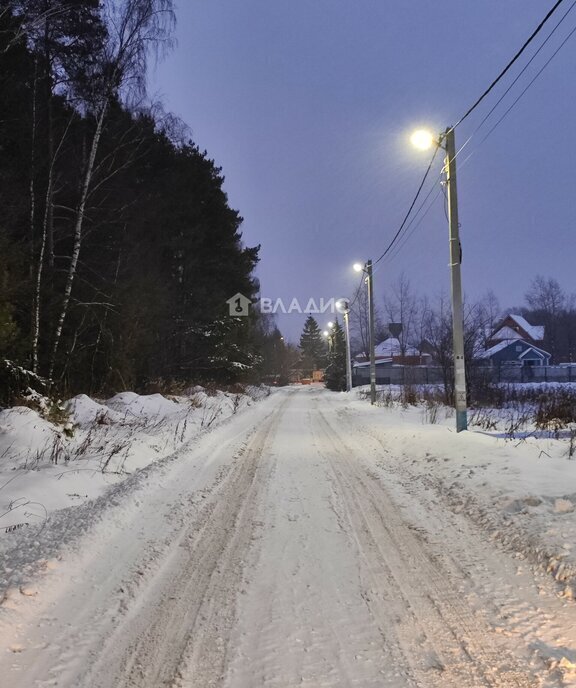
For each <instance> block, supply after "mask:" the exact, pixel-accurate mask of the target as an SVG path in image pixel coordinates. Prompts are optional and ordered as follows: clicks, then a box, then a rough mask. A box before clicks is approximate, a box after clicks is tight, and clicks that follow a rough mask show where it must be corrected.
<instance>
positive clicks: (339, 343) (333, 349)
mask: <svg viewBox="0 0 576 688" xmlns="http://www.w3.org/2000/svg"><path fill="white" fill-rule="evenodd" d="M324 382H325V384H326V387H328V389H331V390H332V391H333V392H344V391H346V339H345V336H344V330H343V329H342V327H341V326H340V323H339V322H338V321H337V320H336V322H335V323H334V327H333V328H332V332H331V333H330V351H329V353H328V365H327V366H326V370H325V371H324Z"/></svg>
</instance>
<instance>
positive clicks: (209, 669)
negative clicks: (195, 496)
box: [82, 399, 288, 688]
mask: <svg viewBox="0 0 576 688" xmlns="http://www.w3.org/2000/svg"><path fill="white" fill-rule="evenodd" d="M287 402H288V399H286V400H285V401H284V403H283V404H282V406H280V407H279V408H277V409H276V410H275V412H274V413H273V415H272V417H271V418H270V419H269V420H268V421H266V422H265V423H264V425H263V426H262V427H260V428H258V430H257V431H256V433H255V435H254V436H253V437H252V439H251V440H250V441H249V442H248V443H247V445H246V447H245V449H244V451H243V452H242V456H240V457H239V458H238V460H237V461H236V462H235V464H234V466H233V467H232V469H231V470H230V471H229V473H228V475H227V476H226V477H225V478H224V480H223V481H222V483H221V485H220V486H219V488H218V489H217V491H216V492H214V493H213V494H211V495H210V497H209V498H208V501H207V503H206V506H205V507H204V508H203V509H202V511H201V513H200V514H199V517H198V518H197V519H194V521H192V522H191V523H190V524H189V525H188V527H187V528H186V530H185V531H184V532H183V533H182V536H181V537H180V538H179V541H178V542H177V543H175V545H174V546H173V547H172V548H171V551H170V553H169V555H168V557H167V559H166V560H165V563H164V565H163V566H162V568H161V569H160V570H159V571H158V573H157V574H156V576H155V577H154V579H153V580H152V582H151V584H150V585H149V586H147V589H145V590H142V591H140V593H139V600H140V602H139V603H137V605H136V606H135V608H134V609H133V610H131V612H129V613H128V614H127V616H126V618H125V620H124V622H123V623H122V624H120V625H119V626H117V628H116V629H115V631H114V633H113V634H112V636H111V637H110V638H109V640H108V641H107V642H106V644H105V646H104V648H103V649H102V651H101V652H100V657H99V659H98V661H97V662H96V663H95V664H94V666H93V667H92V668H91V670H90V671H89V673H88V674H87V675H86V676H85V677H84V679H83V681H84V683H82V685H89V686H91V688H110V686H114V688H152V687H156V686H174V687H178V688H180V687H181V688H185V687H187V686H192V685H194V686H203V687H206V688H208V687H209V686H216V685H219V682H220V678H221V675H222V672H223V670H224V666H225V663H226V654H227V644H228V639H229V636H230V631H231V628H232V627H233V625H234V622H235V599H236V595H237V592H238V589H239V587H240V586H241V583H242V573H243V565H244V560H245V556H246V553H247V551H248V548H249V547H250V545H251V542H252V539H253V533H254V528H255V523H254V515H255V510H256V508H257V504H258V499H259V495H260V492H261V490H262V489H263V487H264V486H265V485H266V483H267V481H268V480H269V476H270V473H271V471H272V469H273V463H272V462H271V461H267V460H266V458H265V456H264V454H265V452H266V449H267V447H268V443H269V439H270V437H271V436H273V434H274V431H275V428H276V426H277V424H278V420H279V418H280V417H281V414H282V409H283V408H284V406H285V405H286V403H287Z"/></svg>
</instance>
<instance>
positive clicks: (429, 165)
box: [373, 146, 439, 265]
mask: <svg viewBox="0 0 576 688" xmlns="http://www.w3.org/2000/svg"><path fill="white" fill-rule="evenodd" d="M438 148H439V146H435V147H434V154H433V155H432V159H431V160H430V163H429V164H428V167H427V169H426V172H425V173H424V176H423V177H422V181H421V182H420V186H419V187H418V190H417V191H416V195H415V196H414V198H413V199H412V203H410V207H409V208H408V212H407V213H406V215H405V216H404V219H403V220H402V224H401V225H400V227H399V228H398V231H397V232H396V234H395V235H394V237H393V238H392V241H391V242H390V243H389V244H388V246H387V247H386V249H385V250H384V253H382V255H381V256H380V258H378V260H376V261H374V263H373V265H377V264H378V263H379V262H380V261H381V260H382V258H384V256H385V255H386V254H387V253H388V252H389V251H390V249H391V248H392V247H393V246H394V244H395V242H396V240H397V239H398V237H399V236H400V233H401V232H402V230H403V229H404V225H405V224H406V222H407V221H408V218H409V217H410V213H411V212H412V209H413V208H414V206H415V205H416V201H417V200H418V197H419V196H420V192H421V191H422V187H423V186H424V184H425V183H426V179H427V178H428V174H429V173H430V170H431V169H432V165H433V164H434V160H435V159H436V154H437V153H438Z"/></svg>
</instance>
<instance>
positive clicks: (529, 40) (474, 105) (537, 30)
mask: <svg viewBox="0 0 576 688" xmlns="http://www.w3.org/2000/svg"><path fill="white" fill-rule="evenodd" d="M563 2H564V0H557V2H556V4H555V5H554V6H553V7H552V9H551V10H550V11H549V12H548V14H547V15H546V16H545V17H544V19H542V21H541V22H540V23H539V24H538V26H537V27H536V28H535V29H534V31H533V32H532V34H531V35H530V37H529V38H528V39H527V40H526V41H525V42H524V45H523V46H522V47H521V48H520V50H519V51H518V52H517V53H516V54H515V55H514V57H513V58H512V59H511V60H510V62H508V64H507V65H506V66H505V67H504V69H503V70H502V71H501V72H500V74H499V75H498V76H497V77H496V78H495V79H494V81H493V82H492V83H491V84H490V86H488V88H487V89H486V90H485V91H484V93H483V94H482V95H481V96H480V97H479V98H478V99H477V100H476V102H475V103H474V104H473V105H472V106H471V107H470V108H468V110H467V111H466V112H465V113H464V114H463V115H462V117H460V119H459V120H458V121H457V122H456V124H455V125H454V126H453V127H452V128H453V129H456V127H457V126H458V125H459V124H462V122H463V121H464V120H465V119H466V118H467V117H468V115H470V114H471V113H472V112H473V111H474V110H475V109H476V108H477V107H478V105H480V103H481V102H482V101H483V100H484V98H486V96H487V95H488V94H489V93H490V91H492V89H493V88H494V87H495V86H496V84H497V83H498V82H499V81H500V80H501V79H502V77H503V76H504V75H505V74H506V73H507V72H508V71H509V70H510V68H511V67H512V65H513V64H514V63H515V62H516V61H517V60H518V58H519V57H520V56H521V55H522V53H523V52H524V51H525V50H526V48H527V47H528V46H529V45H530V43H532V41H533V40H534V38H536V36H537V35H538V34H539V33H540V31H541V30H542V28H543V27H544V25H545V24H546V22H547V21H548V20H549V19H550V17H551V16H552V15H553V14H554V12H556V10H557V9H558V7H560V5H561V4H562V3H563Z"/></svg>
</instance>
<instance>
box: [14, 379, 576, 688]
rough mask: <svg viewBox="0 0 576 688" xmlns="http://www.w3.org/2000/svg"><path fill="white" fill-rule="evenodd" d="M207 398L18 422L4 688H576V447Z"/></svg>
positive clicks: (297, 391) (83, 407)
mask: <svg viewBox="0 0 576 688" xmlns="http://www.w3.org/2000/svg"><path fill="white" fill-rule="evenodd" d="M192 394H193V396H192V397H189V398H184V397H183V398H175V399H166V398H164V397H160V396H159V395H152V396H151V397H139V396H138V395H134V394H131V393H123V394H121V395H116V396H115V397H113V399H110V400H108V401H107V402H104V403H97V402H95V401H92V400H90V399H88V398H87V397H83V396H81V397H77V398H75V399H74V400H72V401H71V402H70V403H69V406H68V408H69V410H70V413H71V417H70V422H71V423H72V426H73V430H72V436H71V437H68V435H67V434H66V433H64V432H59V431H58V430H57V429H55V428H54V426H51V425H50V424H47V423H46V422H45V421H43V420H42V419H41V418H40V417H39V416H37V415H36V414H34V412H32V411H30V410H28V409H11V410H9V411H4V412H2V413H1V414H0V428H1V430H2V435H1V442H2V447H1V451H0V473H1V480H2V482H1V485H2V486H3V487H2V489H1V490H0V500H1V504H2V507H3V508H2V514H3V515H2V519H4V520H3V522H2V525H3V526H4V527H3V530H2V534H1V539H0V552H1V554H2V566H3V568H2V570H0V577H1V580H0V584H1V592H0V595H1V604H0V677H2V678H1V679H0V683H1V684H2V686H4V685H6V686H9V687H10V688H30V687H31V686H43V687H47V686H56V685H57V686H60V687H61V688H72V687H74V688H76V687H78V686H82V687H84V686H86V687H90V688H111V687H114V688H128V687H129V686H130V687H132V688H134V687H138V688H157V687H159V686H172V687H174V688H192V687H194V688H196V687H198V688H200V687H204V686H221V687H222V688H257V687H259V686H262V687H267V686H270V687H273V686H275V687H281V688H292V687H293V686H302V685H308V686H314V687H316V686H334V687H336V686H338V687H341V686H342V687H344V686H359V687H360V688H369V687H370V686H378V687H385V688H386V687H390V688H404V687H413V686H414V687H419V688H446V687H448V688H452V687H454V688H479V687H480V686H500V687H502V688H509V687H512V688H513V687H521V688H528V687H530V688H532V687H534V688H536V687H537V686H539V687H542V688H560V687H562V686H576V607H575V603H574V600H573V596H574V589H575V588H574V585H575V583H576V578H575V570H576V567H575V552H574V547H575V546H576V544H575V543H576V537H575V536H576V512H575V509H574V506H575V505H576V460H574V459H571V458H570V456H569V444H568V440H567V439H566V438H559V439H558V438H555V437H552V436H547V437H529V438H525V439H522V440H514V441H512V440H510V439H507V438H506V437H503V436H502V433H501V432H497V431H494V432H492V433H491V432H487V431H486V432H478V431H474V430H470V431H467V432H462V433H456V432H455V431H454V428H453V424H454V422H453V418H450V417H444V415H442V417H441V418H440V417H435V418H434V420H435V422H434V423H433V424H432V423H430V422H429V421H430V412H429V409H428V410H427V409H424V408H407V409H404V408H402V407H399V406H394V407H387V408H382V407H377V406H375V407H371V406H370V405H369V404H367V403H366V402H365V401H363V400H360V399H358V398H357V395H356V393H351V394H334V393H331V392H328V391H326V390H324V389H322V388H319V387H314V386H311V387H304V388H294V387H291V388H286V389H281V390H277V391H275V392H274V393H273V394H272V395H270V396H269V397H268V398H266V399H263V400H261V401H259V403H254V398H255V397H254V396H253V397H247V396H245V395H238V396H234V395H225V394H222V393H220V394H218V395H215V396H214V395H213V396H210V395H207V394H206V393H205V392H204V391H203V390H194V391H193V392H192ZM117 447H119V448H118V449H117V450H116V448H117ZM55 461H57V463H56V462H55ZM62 485H64V486H65V487H62ZM5 531H6V532H5Z"/></svg>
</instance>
